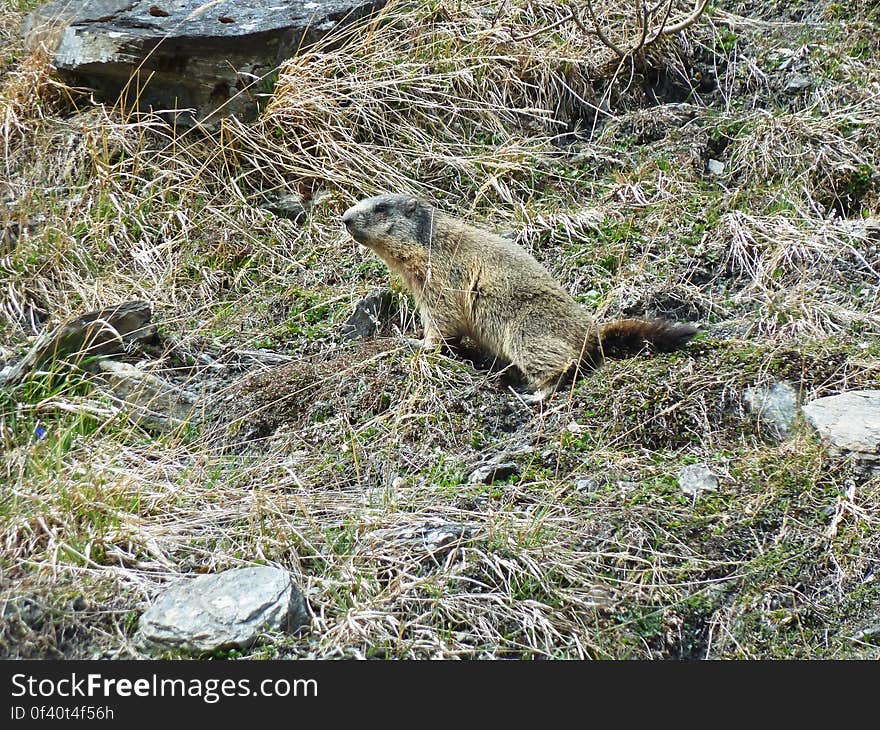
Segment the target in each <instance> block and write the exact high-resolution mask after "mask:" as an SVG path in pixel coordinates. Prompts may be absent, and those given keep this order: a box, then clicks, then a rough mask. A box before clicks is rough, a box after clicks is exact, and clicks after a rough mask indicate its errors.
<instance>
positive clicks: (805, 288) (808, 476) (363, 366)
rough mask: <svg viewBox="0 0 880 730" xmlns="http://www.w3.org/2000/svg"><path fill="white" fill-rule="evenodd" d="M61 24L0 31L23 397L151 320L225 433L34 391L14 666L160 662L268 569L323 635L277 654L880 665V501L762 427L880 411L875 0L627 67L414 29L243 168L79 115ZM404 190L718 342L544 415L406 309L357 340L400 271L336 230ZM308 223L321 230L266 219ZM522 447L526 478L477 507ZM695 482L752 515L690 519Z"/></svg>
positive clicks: (12, 425) (638, 363)
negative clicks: (125, 312) (864, 396)
mask: <svg viewBox="0 0 880 730" xmlns="http://www.w3.org/2000/svg"><path fill="white" fill-rule="evenodd" d="M35 4H36V3H34V2H31V1H30V0H27V1H23V0H0V42H2V43H3V44H4V53H3V62H2V64H0V111H2V117H0V170H2V172H0V219H2V223H3V225H4V229H5V230H6V232H7V233H5V234H4V235H3V237H0V365H2V364H4V363H9V362H11V361H13V360H14V359H16V358H17V357H18V356H20V355H22V354H23V353H24V351H25V350H26V349H27V344H28V338H30V337H32V336H34V335H35V334H37V332H39V331H40V330H42V329H43V328H44V327H46V326H50V325H51V324H52V323H56V322H58V321H60V320H62V319H65V318H67V317H69V316H72V315H75V314H79V313H82V312H83V311H86V310H89V309H98V308H100V307H103V306H108V305H111V304H115V303H118V302H122V301H126V300H130V299H133V298H141V299H145V300H148V301H150V302H152V303H153V305H154V310H155V314H154V321H157V322H158V323H159V326H160V333H161V335H162V338H163V342H164V343H165V345H166V349H165V351H164V353H163V354H162V355H161V356H160V357H159V358H158V362H154V366H155V367H156V368H157V370H156V371H157V372H159V373H161V374H162V375H163V377H166V378H169V379H171V380H174V381H175V382H177V383H180V384H186V385H187V386H189V387H192V388H196V389H202V390H204V392H205V393H206V396H205V400H204V402H205V404H206V407H205V414H204V415H205V420H204V421H203V422H202V423H199V424H197V425H196V424H190V425H188V426H187V427H185V428H179V429H176V430H173V431H170V432H164V433H157V432H154V431H151V430H149V429H148V428H146V427H144V426H143V425H139V424H138V423H137V422H136V421H135V420H134V419H132V418H130V417H129V416H127V415H126V414H125V413H124V412H123V411H121V410H120V409H119V408H118V407H117V406H116V405H114V404H113V402H111V401H110V400H109V399H108V398H107V396H106V395H105V394H104V393H103V392H102V391H100V390H99V389H96V388H94V387H93V385H92V379H91V378H90V377H88V375H87V374H86V373H84V372H82V371H76V372H73V373H70V372H64V373H62V372H57V371H54V370H53V371H50V372H45V373H39V374H38V375H37V376H35V377H34V378H32V379H30V380H27V381H25V382H24V383H21V384H19V385H17V386H15V387H14V388H7V389H5V390H0V453H2V460H0V461H2V466H0V655H2V656H10V657H53V656H65V657H94V656H108V657H131V656H134V655H138V652H137V649H136V648H135V647H134V646H133V644H132V641H131V638H132V635H133V633H134V630H135V628H136V623H137V616H138V614H139V612H140V610H141V609H142V608H143V606H144V603H145V601H146V600H147V599H148V598H149V597H150V596H151V595H152V594H154V592H155V591H156V590H158V589H159V588H160V587H161V586H162V585H164V584H165V583H166V582H167V581H169V580H170V579H172V578H175V577H177V576H178V575H180V574H186V573H199V572H207V571H214V570H219V569H223V568H228V567H235V566H240V565H247V564H254V563H267V562H268V563H274V564H278V565H281V566H283V567H285V568H287V569H289V570H290V571H291V572H292V573H293V575H294V576H295V579H296V580H297V581H298V583H299V584H300V585H301V586H302V587H303V590H304V593H305V594H306V597H307V599H308V601H309V604H310V606H311V608H312V611H313V612H314V621H313V626H312V630H311V631H310V632H308V633H306V634H304V635H301V636H294V637H287V636H279V635H271V636H267V637H266V638H267V643H266V644H265V645H263V646H261V647H257V648H255V649H254V650H252V651H251V652H249V655H250V656H254V657H284V656H298V657H320V658H337V657H370V658H382V657H395V658H397V657H401V658H403V657H407V658H409V657H420V658H424V657H437V656H439V657H466V658H492V657H520V658H535V657H547V658H580V657H595V658H703V657H711V658H791V657H797V658H877V657H880V648H878V645H877V641H876V639H871V638H870V637H868V638H865V637H864V636H863V637H862V638H858V637H859V636H860V634H859V632H860V631H861V630H862V629H864V628H865V627H866V626H868V625H872V624H877V623H878V621H880V582H878V580H877V576H878V570H880V477H878V476H877V475H873V476H872V475H870V474H867V473H865V472H864V471H861V470H860V469H859V468H858V467H857V466H856V465H855V464H853V463H852V462H850V461H848V460H847V459H846V458H844V457H839V456H831V455H829V454H828V453H826V451H825V450H824V449H823V448H822V446H821V445H820V443H819V442H818V440H817V438H816V437H815V435H814V434H812V433H811V432H810V429H809V428H808V427H807V426H806V425H805V424H803V423H801V422H800V421H798V422H796V424H795V427H794V432H793V434H792V435H791V437H790V438H789V439H787V440H785V441H782V442H778V441H777V440H776V439H775V438H774V436H773V434H772V433H770V431H769V429H768V428H767V427H766V425H765V424H762V423H761V422H758V421H756V420H754V418H753V417H752V416H750V415H749V414H748V413H747V411H746V408H745V405H744V403H743V392H744V390H745V389H746V388H748V387H750V386H754V385H767V384H769V383H772V382H773V381H775V380H779V379H784V380H787V381H788V382H790V383H791V384H792V385H793V386H794V388H795V390H796V391H797V392H798V394H799V397H800V398H801V399H802V400H806V399H810V398H814V397H817V396H823V395H829V394H832V393H836V392H840V391H842V390H849V389H855V388H880V345H878V342H880V340H878V334H880V223H878V222H877V221H878V217H880V170H878V167H877V160H878V159H880V106H878V99H880V58H878V52H877V49H878V47H880V45H878V44H880V26H878V23H880V19H878V16H877V11H876V8H875V7H874V4H873V3H870V2H864V1H860V0H847V1H846V2H833V3H832V2H819V3H813V2H806V1H803V2H790V3H778V2H773V0H766V1H761V2H749V3H745V2H739V1H738V0H719V2H713V3H711V5H710V9H709V11H708V12H707V14H706V15H705V16H704V17H703V19H701V21H700V22H699V23H697V24H695V25H693V26H691V27H689V28H687V29H686V30H685V31H683V32H682V33H681V34H677V35H675V36H671V37H669V38H666V39H663V40H661V41H658V42H657V43H655V44H652V45H651V46H650V47H649V48H647V49H645V50H644V52H643V53H641V54H639V55H638V56H637V57H636V58H635V59H628V60H626V61H625V62H623V63H621V62H620V60H619V59H618V58H617V57H616V56H615V54H614V53H613V52H611V51H610V50H609V49H608V48H607V47H606V46H604V45H603V44H602V43H600V42H598V40H597V39H596V38H595V37H592V36H591V37H584V36H583V34H582V32H581V30H580V29H579V28H578V27H577V26H576V25H575V24H573V23H568V24H563V25H560V26H559V27H557V28H553V29H552V30H550V31H548V32H544V33H541V34H538V35H535V36H534V37H532V38H530V39H527V40H519V41H517V40H514V37H522V36H525V35H527V34H528V33H530V32H531V31H532V30H533V29H534V28H536V27H539V26H541V25H549V24H551V23H553V22H554V21H555V20H556V19H558V18H559V17H561V16H562V13H563V12H565V11H564V8H563V6H562V5H560V4H558V3H553V2H536V1H534V0H514V2H511V3H508V4H505V5H504V6H503V10H498V15H497V16H495V15H492V14H491V13H489V12H487V10H486V6H485V3H476V2H473V3H472V2H468V1H466V0H465V1H460V0H458V1H456V2H446V0H436V1H434V2H431V3H407V2H402V1H401V2H392V3H390V4H389V6H388V8H387V9H386V11H385V12H384V13H383V15H382V16H381V18H380V19H379V20H375V21H370V22H367V23H364V24H362V25H360V26H358V27H356V28H355V29H354V30H351V31H347V32H346V34H347V38H346V39H345V43H340V44H338V45H334V46H332V47H329V46H328V47H324V48H314V49H311V50H308V51H306V52H304V53H302V54H301V55H299V56H297V57H296V58H294V59H291V60H290V61H289V62H288V63H286V64H285V65H284V66H283V67H282V68H281V69H280V70H279V72H278V78H277V85H276V86H275V87H274V91H273V92H272V94H271V96H270V97H267V98H266V104H265V109H264V111H263V114H262V115H261V117H260V119H259V120H258V121H256V122H254V123H250V124H244V123H241V122H238V121H235V120H225V121H224V122H223V124H222V126H221V128H220V129H219V130H216V131H213V132H211V133H210V134H206V133H201V132H199V131H197V130H191V131H178V132H177V133H176V134H175V133H174V132H173V131H172V129H171V128H169V127H168V126H167V125H166V124H165V123H164V122H163V121H162V120H161V119H159V118H157V117H153V116H150V115H135V114H132V113H131V112H126V113H123V112H122V111H120V110H119V109H114V108H112V106H109V105H108V106H94V105H92V104H91V102H90V100H89V98H88V96H87V95H85V94H82V93H81V92H78V91H76V90H74V89H70V88H68V87H67V86H65V85H64V84H63V83H61V81H59V80H58V79H57V78H56V77H55V76H54V75H53V73H52V70H51V68H50V66H49V62H48V58H47V57H46V56H45V55H44V54H42V53H40V52H32V51H27V50H25V49H24V47H23V45H22V43H21V41H20V39H19V37H18V27H19V24H20V22H21V19H22V17H23V13H24V12H26V11H27V10H28V9H30V8H31V7H32V6H33V5H35ZM624 5H625V6H626V7H629V6H630V4H627V3H615V2H612V0H604V2H600V0H597V1H596V2H595V3H594V6H595V7H596V9H597V12H598V13H599V16H600V20H602V19H604V20H602V22H609V23H611V22H613V17H614V12H615V9H617V10H619V9H620V7H622V6H624ZM685 6H690V3H683V4H682V7H685ZM783 6H784V7H783ZM499 7H500V6H499ZM615 38H617V39H618V40H620V41H621V42H622V40H625V39H622V38H621V37H619V36H615ZM795 74H797V75H799V76H801V77H805V78H808V79H809V86H803V88H801V87H800V86H797V85H795V86H792V85H791V84H790V83H789V82H790V81H791V79H792V76H793V75H795ZM266 88H267V93H268V90H269V88H270V85H269V84H267V87H266ZM710 160H713V161H715V163H718V164H720V165H722V167H721V168H719V167H718V166H717V164H716V165H713V167H710V166H709V161H710ZM713 169H714V170H719V169H720V170H721V171H720V172H713ZM383 191H393V192H412V193H416V194H420V195H424V196H428V197H430V198H432V199H433V200H435V201H436V202H437V204H438V205H440V206H441V207H443V208H445V209H447V210H449V211H454V212H455V213H456V214H457V215H459V216H460V217H464V218H468V219H470V220H472V221H474V222H480V223H482V224H484V225H486V226H487V227H491V228H494V229H497V230H499V231H502V232H509V233H510V234H511V235H515V236H516V238H517V240H518V241H519V242H520V243H521V244H522V245H524V246H526V247H527V248H528V249H529V250H531V251H532V252H533V253H534V255H535V256H536V257H537V258H538V259H539V260H541V261H542V262H543V263H545V264H546V266H547V267H548V268H549V269H550V270H551V271H552V272H553V273H554V274H555V275H556V276H557V277H558V279H559V280H560V281H562V282H563V283H564V285H565V286H566V287H567V288H569V290H570V291H571V292H572V293H573V294H574V295H575V296H577V297H578V299H579V301H581V302H582V303H583V304H584V306H586V307H587V308H588V309H590V310H591V311H592V312H593V313H594V314H595V315H596V316H599V317H615V316H621V315H634V314H642V313H645V312H648V313H652V314H658V315H663V316H669V317H672V318H675V319H682V320H689V321H696V322H698V323H700V324H701V326H702V328H703V333H702V334H701V335H700V336H699V337H698V338H697V339H696V340H695V341H694V342H693V344H692V345H691V346H690V347H689V348H688V349H687V350H685V351H683V352H678V353H674V354H669V355H661V356H655V357H636V358H631V359H626V360H619V361H610V362H608V363H607V364H606V366H605V367H604V368H603V369H601V370H600V371H598V372H596V373H594V374H591V375H590V376H588V377H586V378H584V379H582V380H581V381H579V382H578V383H576V384H574V386H573V387H572V388H571V390H570V391H568V392H562V393H558V394H557V395H556V396H555V397H554V398H553V400H551V401H550V402H549V403H547V404H545V406H544V407H541V408H538V407H535V406H530V405H526V404H525V403H524V402H522V400H521V399H520V398H519V397H518V396H517V394H516V393H515V392H513V391H512V390H511V389H510V388H508V387H507V381H506V375H505V373H498V372H494V371H491V370H487V369H485V368H483V367H480V364H479V363H476V364H472V362H471V361H470V360H468V359H467V358H466V357H464V356H463V355H461V354H456V353H448V352H443V353H425V352H419V351H415V350H413V349H412V348H411V347H410V346H409V345H407V344H405V342H404V341H403V340H402V339H400V338H399V337H398V335H399V334H401V333H403V334H408V335H410V336H414V335H415V333H416V332H417V329H418V325H417V324H416V318H415V317H414V316H413V313H412V307H411V306H410V304H409V303H408V301H407V298H406V296H405V295H404V294H402V293H401V292H400V290H398V291H397V295H396V307H395V310H396V314H395V315H394V317H393V318H392V320H391V322H390V323H389V326H388V327H386V330H385V332H384V333H383V334H384V336H383V337H382V338H380V339H378V340H376V341H371V342H366V343H363V342H362V343H355V344H353V343H344V342H343V341H342V340H341V338H340V337H339V335H338V330H339V325H340V324H341V323H342V322H343V321H344V320H345V318H346V317H347V315H348V313H349V312H350V311H351V309H352V307H353V305H354V304H355V303H356V302H357V301H358V300H359V299H360V298H361V297H362V296H364V295H365V294H366V293H367V292H368V291H369V290H370V289H371V288H373V287H375V286H380V285H385V284H386V283H387V280H388V273H387V271H386V270H385V268H384V267H383V266H382V265H381V264H379V263H378V262H376V261H374V260H372V259H370V258H368V257H366V256H365V254H363V253H361V252H359V251H358V250H357V249H356V247H355V246H354V245H353V243H352V242H351V240H349V239H348V237H347V236H346V235H345V233H344V231H343V229H342V227H341V225H340V223H339V215H340V213H341V212H342V211H343V210H345V208H346V207H348V206H349V205H350V204H351V203H352V202H354V201H355V200H357V199H358V198H361V197H363V196H366V195H371V194H375V193H379V192H383ZM292 192H295V193H299V194H300V195H301V196H302V198H303V201H304V203H305V207H306V214H305V216H304V217H303V218H302V219H301V220H300V221H299V222H296V223H294V222H292V221H290V220H286V219H283V218H280V217H276V216H274V215H273V214H271V213H269V212H267V211H266V210H265V209H263V208H261V207H259V206H260V203H261V202H262V201H264V200H265V198H266V197H267V196H271V195H275V194H279V193H292ZM398 310H399V311H398ZM154 360H155V358H154ZM501 452H508V453H509V454H511V456H510V458H511V459H513V460H515V461H516V462H517V464H518V465H519V467H520V473H519V474H518V475H514V476H512V477H509V478H507V479H506V480H501V481H498V482H496V483H494V484H491V485H483V484H471V483H468V481H467V476H468V474H469V472H470V469H471V467H472V466H473V464H474V463H476V462H477V461H478V460H480V459H481V458H485V457H487V456H492V455H495V454H498V453H501ZM694 462H705V463H707V464H709V465H711V467H712V469H713V471H714V472H715V473H716V474H717V475H718V476H719V488H718V491H717V492H712V493H705V494H702V495H700V496H699V497H698V498H693V497H691V496H688V495H686V494H684V493H683V492H682V491H681V489H680V488H679V486H678V484H677V481H676V475H677V473H678V470H679V469H680V468H681V466H682V465H684V464H688V463H694ZM438 530H439V531H440V532H438V533H436V534H439V535H440V538H436V539H435V538H434V537H432V538H431V539H428V537H427V536H429V535H434V536H435V537H436V534H435V532H432V531H438ZM854 637H855V638H854ZM236 656H238V654H237V653H236V652H232V653H229V654H228V656H227V658H233V657H236Z"/></svg>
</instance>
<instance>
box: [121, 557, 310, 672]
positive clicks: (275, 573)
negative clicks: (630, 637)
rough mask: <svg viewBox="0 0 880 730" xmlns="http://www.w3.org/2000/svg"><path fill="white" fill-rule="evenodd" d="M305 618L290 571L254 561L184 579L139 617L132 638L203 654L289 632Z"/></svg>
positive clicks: (144, 644) (152, 647)
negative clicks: (250, 564)
mask: <svg viewBox="0 0 880 730" xmlns="http://www.w3.org/2000/svg"><path fill="white" fill-rule="evenodd" d="M308 623H309V614H308V609H307V608H306V604H305V599H304V598H303V595H302V593H301V592H300V590H299V588H297V587H296V586H295V585H294V583H293V580H292V579H291V576H290V573H288V572H287V571H286V570H281V569H280V568H273V567H270V566H258V567H251V568H235V569H232V570H226V571H223V572H221V573H214V574H211V575H200V576H198V577H197V578H190V579H184V580H182V581H180V582H178V583H176V584H175V585H173V586H171V587H170V588H168V589H167V590H166V591H165V592H164V593H162V594H161V595H160V596H159V597H158V598H157V599H156V600H155V602H154V603H153V605H152V606H150V608H148V609H147V610H146V611H145V612H144V613H143V615H141V617H140V621H139V627H138V632H137V635H136V640H137V642H138V643H139V644H140V645H141V646H142V647H144V648H145V649H147V650H158V651H162V650H168V649H175V650H178V651H185V652H188V653H191V654H197V655H198V654H207V653H212V652H216V651H223V650H226V649H247V648H249V647H250V646H252V645H253V644H254V643H255V642H256V641H257V639H258V638H259V636H260V634H261V633H263V632H264V631H286V632H293V631H295V630H297V629H299V628H301V627H303V626H305V625H307V624H308Z"/></svg>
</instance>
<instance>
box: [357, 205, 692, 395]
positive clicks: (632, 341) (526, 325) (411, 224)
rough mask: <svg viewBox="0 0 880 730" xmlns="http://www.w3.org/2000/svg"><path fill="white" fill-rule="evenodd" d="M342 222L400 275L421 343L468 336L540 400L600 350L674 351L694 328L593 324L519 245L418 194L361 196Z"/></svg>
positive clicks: (596, 360) (589, 364) (590, 363)
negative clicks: (416, 314) (418, 319)
mask: <svg viewBox="0 0 880 730" xmlns="http://www.w3.org/2000/svg"><path fill="white" fill-rule="evenodd" d="M342 220H343V222H344V223H345V226H346V228H347V229H348V232H349V233H350V234H351V235H352V237H353V238H354V239H355V240H356V241H357V242H358V243H361V244H363V245H364V246H367V247H368V248H370V249H371V250H373V251H375V253H376V254H377V255H378V256H379V258H381V259H382V261H384V262H385V264H386V265H387V266H388V268H389V269H391V271H393V272H394V273H396V274H399V275H400V276H401V277H403V281H404V283H405V285H406V287H407V288H408V289H409V290H410V291H411V292H412V293H413V295H414V296H415V299H416V302H417V304H418V307H419V311H420V313H421V316H422V324H423V325H424V330H425V334H424V340H423V344H424V345H425V346H435V345H439V344H440V342H441V341H444V340H446V341H455V340H458V339H461V338H463V337H468V338H470V339H471V340H473V341H474V342H475V343H476V344H477V346H478V347H479V348H480V349H481V350H484V351H485V352H486V354H488V355H491V356H494V357H496V358H500V359H502V360H504V361H507V362H509V363H512V364H513V365H515V366H516V367H517V368H518V369H519V370H520V371H521V372H522V374H523V376H524V377H525V380H526V382H527V384H528V385H529V387H530V388H532V389H533V390H534V391H535V392H536V395H537V397H538V398H541V397H544V396H545V395H547V394H548V393H550V392H552V391H553V389H554V388H555V387H556V385H557V383H558V382H559V381H560V378H561V377H562V376H563V375H566V374H568V373H571V372H573V371H574V372H575V373H576V372H577V369H578V368H593V367H596V366H598V365H599V364H600V363H601V362H602V359H603V356H604V355H606V354H611V355H622V354H627V353H635V352H638V351H640V350H642V349H643V348H644V347H645V345H650V346H652V347H653V348H654V349H656V350H660V351H670V350H675V349H677V348H679V347H681V346H683V345H684V344H685V343H686V342H687V341H688V340H689V339H690V338H691V337H693V335H694V334H696V332H697V329H696V328H695V327H694V326H693V325H690V324H676V323H674V322H668V321H665V320H650V319H621V320H617V321H614V322H610V323H608V324H605V325H601V326H600V325H597V324H596V323H595V322H594V321H593V319H592V318H591V317H590V316H589V315H588V314H587V313H586V312H585V311H584V310H583V308H582V307H581V306H580V305H579V304H578V303H577V302H576V301H575V300H574V299H573V298H572V297H571V295H570V294H569V293H568V292H567V291H566V290H565V289H563V288H562V287H561V286H560V285H559V284H558V283H557V282H556V281H554V279H553V277H552V276H551V275H550V273H549V272H548V271H547V270H546V269H545V268H544V267H543V266H541V264H539V263H538V262H537V261H536V260H535V259H534V258H533V257H532V256H531V255H530V254H529V253H527V252H526V251H525V250H524V249H523V248H522V247H520V246H518V245H517V244H516V243H514V242H513V241H510V240H508V239H506V238H502V237H501V236H497V235H494V234H492V233H489V232H487V231H484V230H480V229H478V228H474V227H472V226H469V225H467V224H465V223H463V222H461V221H459V220H457V219H455V218H452V217H451V216H448V215H445V214H444V213H442V212H441V211H439V210H437V209H436V208H433V207H432V206H430V205H428V204H427V203H425V202H423V201H421V200H418V199H417V198H413V197H409V196H405V195H379V196H377V197H374V198H367V199H365V200H362V201H361V202H359V203H358V204H357V205H354V206H352V207H351V208H349V209H348V210H347V211H345V213H344V215H343V216H342Z"/></svg>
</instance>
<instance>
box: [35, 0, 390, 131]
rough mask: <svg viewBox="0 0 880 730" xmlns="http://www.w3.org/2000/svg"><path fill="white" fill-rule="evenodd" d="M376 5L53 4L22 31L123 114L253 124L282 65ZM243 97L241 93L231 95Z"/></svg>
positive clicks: (172, 0) (241, 1) (380, 0)
mask: <svg viewBox="0 0 880 730" xmlns="http://www.w3.org/2000/svg"><path fill="white" fill-rule="evenodd" d="M383 5H384V0H312V1H311V2H304V1H303V0H272V2H262V1H261V0H223V2H206V1H205V0H156V2H132V1H131V0H80V1H79V2H70V0H56V1H55V2H50V3H47V4H46V5H44V6H42V7H39V8H37V9H36V10H34V11H33V12H32V13H31V14H30V15H29V16H28V18H27V20H26V21H25V24H24V27H23V33H24V36H25V39H26V42H27V43H28V45H29V46H31V47H36V46H37V45H39V44H43V45H45V46H46V48H47V49H48V51H49V53H50V54H51V57H52V63H53V65H54V66H55V67H56V68H57V69H58V71H59V72H60V73H61V75H62V76H63V77H65V78H66V79H67V80H68V81H69V82H71V83H73V84H76V85H80V86H82V85H84V86H87V87H90V88H92V89H94V90H95V91H97V92H98V94H99V95H101V96H103V97H104V98H105V99H106V100H107V101H109V102H111V103H112V102H115V101H116V100H117V99H119V98H120V95H121V96H122V97H123V98H124V101H125V108H126V109H132V108H135V107H136V106H137V105H138V104H139V106H140V108H141V109H145V108H150V107H152V108H153V109H154V110H156V111H159V110H162V111H166V110H173V109H176V110H181V111H184V113H183V114H180V115H177V123H178V124H188V123H190V124H191V123H194V122H195V121H196V120H198V121H200V122H202V121H204V120H206V119H207V118H208V117H209V116H210V115H212V114H213V115H214V121H217V119H219V117H220V116H226V115H231V114H235V115H236V116H238V117H239V118H241V119H250V118H253V117H254V116H255V115H256V114H257V112H258V105H257V101H256V99H255V97H254V95H255V94H260V93H264V92H265V91H266V88H265V86H264V84H265V83H266V82H265V81H264V79H265V78H268V77H270V76H271V74H272V73H273V71H274V70H275V69H276V68H277V67H278V66H279V64H281V63H282V62H283V61H284V60H285V59H287V58H290V57H291V56H293V55H295V53H296V52H297V51H299V50H300V49H302V48H306V47H308V46H309V45H311V44H313V43H315V42H316V41H318V40H320V39H322V38H324V37H325V36H326V35H327V34H328V33H330V32H331V31H333V30H334V29H336V28H337V27H338V26H340V25H342V24H345V23H349V22H351V21H352V20H354V19H356V18H360V17H362V16H364V15H367V14H369V13H371V12H373V11H375V10H377V9H379V8H381V7H382V6H383ZM246 90H249V93H239V92H243V91H246Z"/></svg>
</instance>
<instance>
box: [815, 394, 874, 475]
mask: <svg viewBox="0 0 880 730" xmlns="http://www.w3.org/2000/svg"><path fill="white" fill-rule="evenodd" d="M801 410H802V411H803V413H804V415H805V416H806V418H807V420H808V421H809V422H810V423H811V424H812V425H813V427H814V428H815V429H816V431H818V432H819V435H820V436H821V437H822V438H823V439H824V440H825V441H826V442H827V443H828V444H829V445H830V447H831V449H832V451H836V452H838V453H850V454H853V456H854V457H855V458H856V459H858V460H860V461H863V462H865V463H866V464H867V465H869V466H871V467H872V468H875V469H876V468H878V467H880V390H851V391H849V392H848V393H840V394H839V395H829V396H826V397H825V398H817V399H816V400H814V401H811V402H810V403H807V404H806V405H805V406H803V407H802V408H801Z"/></svg>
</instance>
